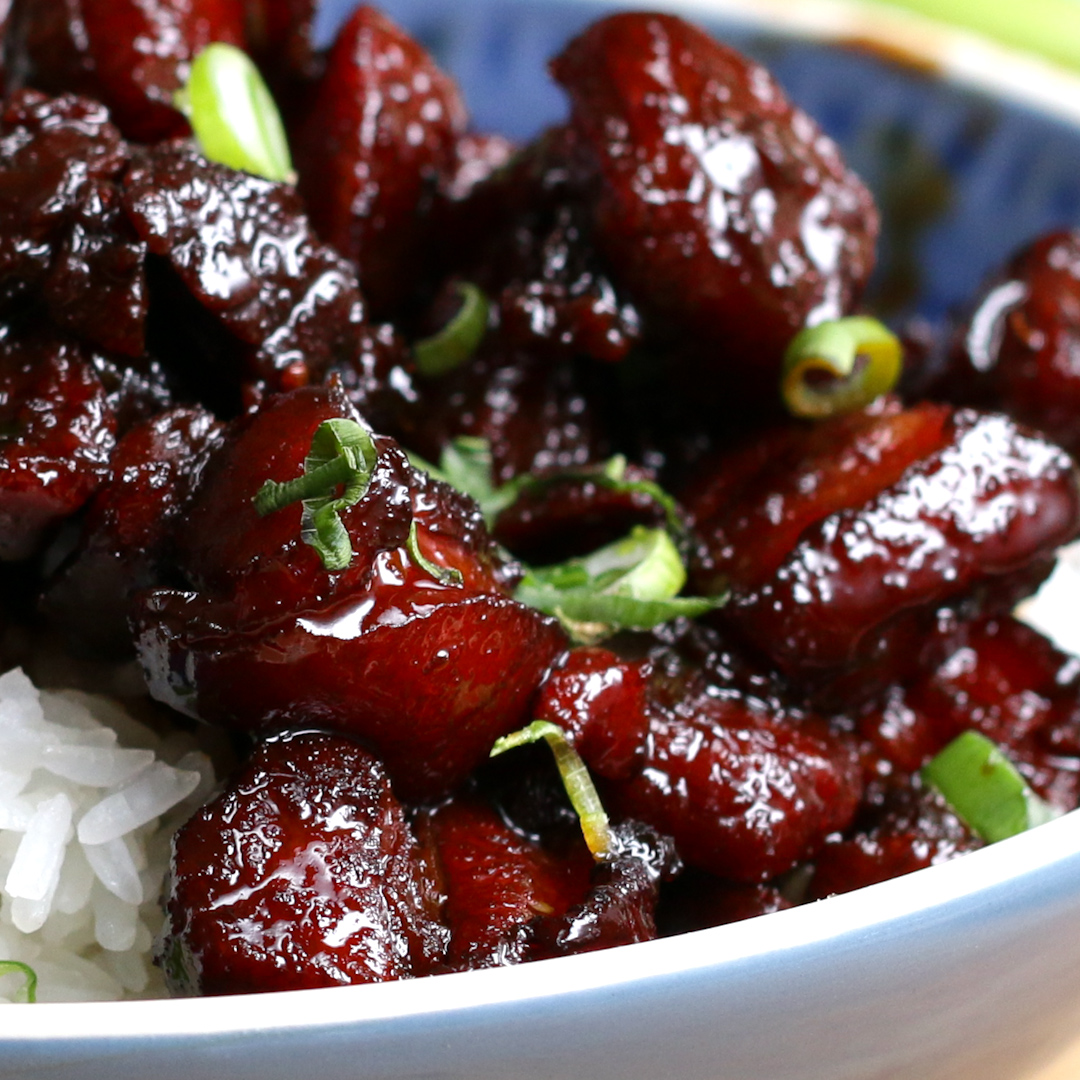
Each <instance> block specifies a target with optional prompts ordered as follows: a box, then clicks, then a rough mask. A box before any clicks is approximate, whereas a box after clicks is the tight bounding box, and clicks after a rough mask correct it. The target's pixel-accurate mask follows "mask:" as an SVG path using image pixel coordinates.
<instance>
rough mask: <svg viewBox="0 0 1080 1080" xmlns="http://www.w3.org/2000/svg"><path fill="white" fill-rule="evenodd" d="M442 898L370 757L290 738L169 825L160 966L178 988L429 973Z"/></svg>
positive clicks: (237, 989) (227, 989) (222, 990)
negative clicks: (178, 823)
mask: <svg viewBox="0 0 1080 1080" xmlns="http://www.w3.org/2000/svg"><path fill="white" fill-rule="evenodd" d="M441 903H442V897H441V895H440V894H439V892H438V890H437V887H436V884H435V880H434V878H433V876H432V873H431V869H430V868H429V867H428V866H427V864H426V862H425V860H424V854H423V849H422V848H421V847H420V845H419V844H418V843H417V841H416V838H415V837H414V835H413V832H412V829H411V828H410V826H409V823H408V820H407V819H406V816H405V811H404V809H403V808H402V806H401V804H400V803H399V802H398V801H397V799H396V798H395V797H394V794H393V792H392V791H391V790H390V785H389V783H388V781H387V778H386V772H385V770H384V769H383V767H382V765H381V764H380V763H379V762H378V760H377V759H375V758H374V757H372V756H371V754H369V753H367V752H366V751H365V750H363V749H362V748H361V747H360V746H358V745H357V744H356V743H355V742H353V741H352V740H350V739H347V738H344V737H342V736H335V735H325V734H321V733H317V732H302V733H299V734H293V735H286V736H283V737H281V738H279V739H275V740H272V741H269V742H265V743H263V744H261V745H260V746H259V747H258V748H257V749H256V750H255V753H254V754H253V755H252V758H251V760H250V761H249V762H248V763H247V764H246V765H245V766H244V767H243V769H242V770H241V771H240V773H239V774H238V775H237V776H236V777H234V779H233V781H232V783H231V785H230V786H229V787H228V789H227V790H226V791H225V792H224V793H222V794H221V795H219V796H218V797H217V798H216V799H215V800H214V801H213V802H211V803H209V804H207V805H206V806H204V807H203V808H202V809H201V810H200V811H199V812H198V813H197V814H196V815H195V816H194V818H192V819H191V821H189V822H188V823H187V825H185V826H184V827H183V828H182V829H181V830H180V832H179V833H177V835H176V838H175V840H174V844H173V862H172V872H171V875H170V880H169V884H168V895H167V897H166V901H165V909H166V916H167V925H166V929H165V933H164V936H163V939H162V941H161V944H160V946H159V963H160V964H161V966H162V967H163V969H164V971H165V974H166V977H167V979H168V981H169V984H170V987H171V989H172V990H173V991H174V992H177V993H186V994H192V993H200V994H232V993H261V992H265V991H268V990H300V989H306V988H311V987H317V986H340V985H343V984H346V983H366V982H385V981H387V980H390V979H402V978H410V977H412V976H417V975H427V974H431V973H432V972H433V971H435V970H437V969H438V968H439V967H440V966H441V965H442V962H443V958H444V955H445V952H446V945H447V938H448V934H447V931H446V930H445V928H444V927H443V925H442V923H441V922H440V918H439V916H440V907H441Z"/></svg>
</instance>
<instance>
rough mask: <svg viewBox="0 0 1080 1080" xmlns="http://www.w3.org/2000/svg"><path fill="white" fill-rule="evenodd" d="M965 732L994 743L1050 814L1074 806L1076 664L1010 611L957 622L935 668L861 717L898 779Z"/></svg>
mask: <svg viewBox="0 0 1080 1080" xmlns="http://www.w3.org/2000/svg"><path fill="white" fill-rule="evenodd" d="M965 731H978V732H980V733H981V734H983V735H985V736H986V737H987V738H988V739H989V740H990V741H991V742H993V743H996V744H997V745H998V746H999V747H1000V748H1001V749H1002V751H1003V752H1004V753H1005V755H1006V756H1007V757H1008V758H1009V759H1010V760H1011V761H1012V762H1013V763H1014V764H1015V765H1016V766H1017V768H1018V769H1019V771H1020V772H1021V774H1022V775H1023V776H1024V778H1025V779H1026V780H1027V782H1028V783H1029V784H1030V785H1031V786H1032V788H1033V789H1034V790H1035V791H1036V792H1037V793H1038V794H1039V795H1040V796H1042V798H1044V799H1046V800H1047V801H1048V802H1050V803H1051V804H1052V805H1053V806H1055V807H1056V808H1057V809H1058V810H1061V811H1066V810H1072V809H1075V807H1076V806H1077V805H1078V803H1080V664H1078V662H1077V660H1076V659H1075V657H1071V656H1067V655H1066V654H1065V653H1062V652H1061V651H1059V650H1058V649H1056V648H1055V647H1054V646H1053V645H1052V644H1051V643H1050V642H1049V641H1048V640H1047V639H1046V638H1044V637H1043V636H1042V635H1041V634H1040V633H1039V632H1038V631H1036V630H1033V629H1032V628H1031V627H1030V626H1026V625H1025V624H1024V623H1022V622H1019V621H1018V620H1017V619H1014V618H1012V617H1011V616H1008V615H1005V616H999V617H992V618H985V619H980V620H978V621H976V622H974V623H972V624H970V625H968V626H965V627H964V628H963V630H962V632H961V635H960V640H959V642H957V643H956V645H955V647H954V648H953V650H952V651H951V652H950V653H949V654H948V655H947V656H946V657H945V658H944V659H943V660H942V661H941V663H940V664H938V665H937V666H936V667H935V668H933V669H931V670H929V671H926V672H924V673H922V674H921V675H920V676H919V677H918V678H916V679H912V680H911V681H910V682H908V683H907V684H906V685H904V686H896V687H893V688H892V689H891V691H890V693H889V694H888V695H887V697H886V699H885V701H884V702H883V703H882V705H880V706H878V707H875V708H872V709H868V710H866V711H865V712H864V713H863V715H862V716H861V717H860V719H859V732H860V734H861V735H862V736H863V737H864V738H865V739H867V740H868V742H869V747H870V751H871V755H872V756H875V757H877V758H879V759H881V760H883V761H884V762H887V763H888V767H889V769H890V770H891V771H892V773H893V774H895V775H898V776H904V775H907V774H910V773H913V772H915V771H917V770H918V769H919V768H921V767H922V766H923V765H924V764H925V763H926V762H927V761H928V760H929V759H930V758H931V757H933V755H934V754H936V753H937V752H938V751H939V750H941V749H943V748H944V747H945V746H946V745H947V744H948V743H949V742H951V741H952V740H953V739H955V738H956V737H957V736H958V735H960V734H962V733H963V732H965ZM879 770H880V766H879ZM880 771H885V770H880Z"/></svg>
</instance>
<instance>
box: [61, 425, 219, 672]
mask: <svg viewBox="0 0 1080 1080" xmlns="http://www.w3.org/2000/svg"><path fill="white" fill-rule="evenodd" d="M222 429H223V425H222V424H221V422H220V421H218V420H216V419H215V418H214V417H213V416H212V415H211V414H210V413H209V412H207V411H206V410H205V409H194V408H193V409H170V410H168V411H166V412H163V413H159V414H157V415H156V416H154V417H153V418H151V419H149V420H146V421H144V422H143V423H141V424H138V425H137V426H135V427H134V428H132V429H131V430H130V431H129V432H127V434H126V435H124V437H123V438H122V439H121V440H120V442H119V443H118V444H117V447H116V451H115V453H114V454H113V457H112V461H111V462H110V467H109V476H108V478H107V479H106V481H105V482H104V484H103V485H102V487H101V489H100V490H99V491H98V492H97V493H96V495H95V496H94V498H93V500H92V501H91V502H90V504H89V506H88V507H87V510H86V514H85V517H84V518H83V522H82V534H81V537H80V542H79V544H78V546H77V547H76V549H75V551H74V552H73V553H72V554H71V555H70V556H69V558H68V559H67V560H66V562H65V563H64V565H63V566H61V567H60V569H59V570H58V571H57V573H56V574H55V575H54V576H53V578H52V580H51V581H50V582H49V584H48V586H47V588H46V591H45V593H44V594H43V597H42V606H43V609H44V612H45V614H46V615H47V617H48V618H49V620H50V622H52V623H53V624H54V625H57V626H58V627H60V629H61V630H62V632H63V633H64V634H65V635H67V636H68V637H69V638H70V639H71V640H72V641H73V643H74V644H75V646H76V647H77V648H78V649H79V650H80V651H82V652H87V653H90V654H92V655H97V656H102V657H107V658H110V659H116V658H123V657H128V656H129V655H130V654H131V652H132V642H131V630H130V628H129V625H128V620H129V618H130V617H131V614H132V612H133V606H132V605H133V598H134V596H135V593H136V592H137V591H138V590H140V589H148V588H152V587H153V586H155V585H161V584H164V583H165V582H166V581H168V580H169V579H170V578H171V577H172V574H173V570H172V567H173V564H174V561H175V552H174V550H173V546H174V540H175V534H176V526H177V522H178V520H179V518H180V516H181V515H182V514H184V513H185V512H186V510H187V506H188V502H189V501H190V497H191V493H192V490H193V489H194V487H195V486H196V484H197V482H198V479H199V477H200V475H201V473H202V470H203V467H204V466H205V465H206V462H207V459H208V458H209V456H210V454H211V452H212V451H213V450H214V449H216V448H217V446H218V445H219V444H220V442H221V435H222Z"/></svg>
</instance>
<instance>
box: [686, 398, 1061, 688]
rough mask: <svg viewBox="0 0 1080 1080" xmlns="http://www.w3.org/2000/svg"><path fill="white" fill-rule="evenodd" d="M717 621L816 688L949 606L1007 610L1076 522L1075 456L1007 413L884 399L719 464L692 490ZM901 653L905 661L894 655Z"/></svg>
mask: <svg viewBox="0 0 1080 1080" xmlns="http://www.w3.org/2000/svg"><path fill="white" fill-rule="evenodd" d="M688 507H689V509H690V511H691V513H692V514H693V515H694V517H695V518H696V520H697V524H698V527H699V529H700V531H701V533H702V535H703V537H704V538H705V540H706V543H707V545H708V548H709V556H710V558H709V560H708V562H707V566H706V567H705V568H704V570H703V571H702V572H701V573H700V574H699V579H698V580H699V588H703V589H705V590H706V592H707V591H708V590H709V589H710V588H712V589H714V590H715V588H716V587H717V585H718V584H719V583H720V582H721V581H723V580H728V581H730V584H731V588H732V598H731V602H730V604H729V605H728V607H727V608H726V609H725V610H724V611H723V612H722V613H721V615H720V616H719V617H720V618H721V619H722V620H723V621H724V622H726V623H727V624H728V625H729V626H730V627H731V628H732V629H734V630H735V631H737V632H738V633H739V634H741V635H743V636H744V637H745V639H746V640H748V641H749V642H751V643H752V644H753V645H754V646H755V647H756V648H758V649H760V650H761V651H762V652H764V653H765V654H766V655H767V656H769V657H771V659H772V660H773V661H774V662H775V663H776V665H777V666H778V667H779V668H780V669H781V670H782V671H784V672H785V673H787V674H788V675H789V676H791V677H793V678H795V679H796V680H804V681H806V682H807V683H809V684H811V685H812V684H813V683H814V682H815V681H817V682H818V683H820V682H825V683H828V681H829V680H830V679H831V678H835V677H837V676H838V675H841V674H843V673H845V672H848V671H850V670H852V669H853V668H857V667H859V666H860V665H867V664H869V663H871V662H872V663H873V664H876V665H880V666H883V667H884V668H885V669H886V670H887V671H889V672H891V673H892V674H893V675H895V669H894V668H893V667H891V666H890V665H891V664H892V663H893V661H895V660H900V661H902V660H904V659H905V658H910V655H911V654H910V652H907V650H909V649H910V643H911V640H912V634H911V633H909V631H910V630H911V628H912V627H914V626H916V625H919V626H922V632H921V635H920V633H915V634H914V637H915V639H917V638H918V637H919V636H925V634H927V633H929V632H930V631H931V630H932V629H933V628H934V626H935V625H936V620H937V615H936V612H937V610H938V609H939V608H940V607H942V606H943V605H946V604H957V603H960V604H964V605H967V608H966V617H970V616H971V614H973V613H976V612H978V611H979V610H980V609H986V610H997V611H1004V610H1007V609H1008V608H1009V607H1010V606H1011V605H1012V604H1013V603H1015V602H1016V601H1017V600H1018V599H1020V598H1021V597H1023V596H1024V595H1027V593H1028V592H1030V591H1032V590H1033V589H1034V587H1035V586H1036V585H1037V584H1038V583H1039V581H1040V580H1041V579H1042V578H1043V577H1044V576H1045V575H1046V574H1047V573H1048V572H1049V570H1050V568H1051V566H1052V564H1053V559H1054V555H1055V552H1056V550H1057V548H1058V547H1059V546H1061V545H1062V544H1065V543H1067V542H1068V541H1070V540H1072V539H1074V538H1075V537H1076V535H1077V532H1078V531H1080V489H1078V485H1077V475H1076V470H1075V467H1074V465H1073V463H1072V461H1071V459H1070V458H1069V457H1068V455H1066V454H1065V453H1064V452H1063V451H1062V450H1061V449H1060V448H1058V447H1056V446H1054V445H1053V444H1052V443H1049V442H1047V441H1046V440H1045V439H1043V438H1041V437H1040V436H1038V435H1036V434H1034V433H1033V432H1030V431H1027V430H1025V429H1022V428H1018V427H1017V426H1016V425H1015V424H1014V423H1013V422H1012V421H1010V420H1009V419H1007V418H1006V417H1004V416H1001V415H995V414H980V413H976V412H973V411H970V410H961V411H958V412H953V411H951V410H949V409H947V408H945V407H944V406H935V405H920V406H915V407H914V408H912V409H910V410H906V411H902V410H899V409H898V408H897V407H896V406H895V405H890V404H887V403H886V404H884V405H879V406H876V407H875V408H874V409H872V410H871V411H870V412H868V413H866V414H864V415H862V416H849V417H844V418H841V419H838V420H833V421H826V422H824V423H823V424H821V425H817V426H814V427H799V426H792V427H789V428H787V429H785V430H781V431H779V432H777V433H776V434H774V435H772V436H770V437H768V438H766V439H764V440H762V441H761V442H759V443H758V445H757V446H753V447H750V448H749V449H745V450H741V451H735V452H734V453H733V455H732V456H731V457H730V458H728V459H726V460H725V459H721V460H720V461H718V462H716V463H714V465H713V466H712V467H711V468H710V470H709V478H707V479H704V480H702V481H701V482H700V484H699V485H698V487H697V489H696V491H694V492H692V493H691V494H690V495H689V497H688ZM898 654H899V655H898Z"/></svg>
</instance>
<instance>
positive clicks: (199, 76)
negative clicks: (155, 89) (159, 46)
mask: <svg viewBox="0 0 1080 1080" xmlns="http://www.w3.org/2000/svg"><path fill="white" fill-rule="evenodd" d="M174 104H175V105H176V108H177V109H179V110H180V112H182V113H183V114H184V115H185V116H186V117H187V119H188V122H189V123H190V124H191V129H192V131H194V132H195V138H196V139H197V140H198V143H199V148H200V150H202V152H203V154H204V155H205V156H206V157H207V158H208V159H209V160H210V161H216V162H217V163H218V164H219V165H228V166H229V167H230V168H232V169H241V170H243V171H244V172H249V173H252V174H254V175H255V176H261V177H264V178H265V179H267V180H276V181H279V182H282V183H287V184H292V183H295V182H296V173H295V172H294V171H293V166H292V158H291V157H290V155H289V143H288V140H287V139H286V137H285V125H284V124H282V122H281V114H280V113H279V112H278V108H277V106H276V105H275V104H274V99H273V97H271V95H270V91H269V90H268V89H267V86H266V83H265V82H264V81H263V77H262V75H260V74H259V69H258V68H257V67H256V66H255V64H254V63H253V62H252V60H251V58H250V57H249V56H248V55H247V54H246V53H245V52H243V51H242V50H240V49H238V48H236V46H235V45H226V44H225V43H224V42H220V41H219V42H214V43H213V44H212V45H207V47H206V48H205V49H203V51H202V52H201V53H199V55H198V56H196V57H195V59H194V61H193V62H192V64H191V74H190V75H189V76H188V81H187V84H186V85H185V86H184V87H183V88H182V89H180V90H178V91H177V92H176V96H175V98H174Z"/></svg>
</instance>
